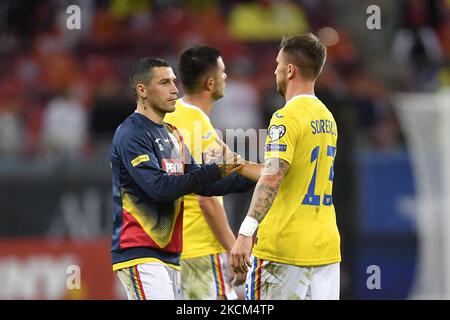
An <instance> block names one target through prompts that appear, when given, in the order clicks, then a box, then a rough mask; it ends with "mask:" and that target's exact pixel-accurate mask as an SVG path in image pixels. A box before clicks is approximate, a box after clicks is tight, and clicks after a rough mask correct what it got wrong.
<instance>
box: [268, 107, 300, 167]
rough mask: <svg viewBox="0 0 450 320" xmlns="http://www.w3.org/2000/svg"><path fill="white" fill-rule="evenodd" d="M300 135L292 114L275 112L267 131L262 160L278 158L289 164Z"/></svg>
mask: <svg viewBox="0 0 450 320" xmlns="http://www.w3.org/2000/svg"><path fill="white" fill-rule="evenodd" d="M300 135H301V132H300V126H299V124H298V123H297V120H296V119H295V117H294V116H293V115H292V114H290V113H289V112H286V111H285V110H283V109H281V110H279V111H277V112H275V113H274V114H273V116H272V119H271V120H270V125H269V128H268V130H267V137H266V144H265V148H264V150H265V152H264V159H269V158H279V159H283V160H285V161H287V162H288V163H289V164H290V163H291V162H292V158H293V156H294V151H295V146H296V145H297V141H298V139H299V138H300Z"/></svg>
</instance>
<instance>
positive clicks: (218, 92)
mask: <svg viewBox="0 0 450 320" xmlns="http://www.w3.org/2000/svg"><path fill="white" fill-rule="evenodd" d="M224 91H225V86H223V87H221V88H215V89H214V91H213V92H212V98H213V99H214V101H217V100H219V99H220V98H222V97H223V96H224Z"/></svg>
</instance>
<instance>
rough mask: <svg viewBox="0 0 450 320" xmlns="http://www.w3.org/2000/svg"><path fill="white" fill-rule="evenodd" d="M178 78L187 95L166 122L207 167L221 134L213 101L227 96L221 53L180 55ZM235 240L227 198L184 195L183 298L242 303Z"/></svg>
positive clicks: (199, 50) (199, 49)
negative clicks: (232, 260)
mask: <svg viewBox="0 0 450 320" xmlns="http://www.w3.org/2000/svg"><path fill="white" fill-rule="evenodd" d="M179 77H180V79H181V82H182V84H183V87H184V90H185V95H184V96H183V98H181V99H178V101H177V102H176V110H175V112H173V113H170V114H167V115H166V118H165V121H166V122H168V123H171V124H173V125H174V126H175V127H177V128H178V130H179V131H180V132H181V133H182V135H183V137H184V142H185V144H186V145H187V146H188V148H189V150H190V151H191V154H192V156H193V157H194V159H195V160H196V161H197V162H198V163H202V154H203V153H206V152H207V151H208V149H209V148H211V147H214V146H216V147H217V144H216V138H217V133H216V131H215V130H214V128H213V126H212V124H211V121H210V119H209V117H208V115H209V113H210V110H211V108H212V105H213V102H214V101H216V100H218V99H220V98H221V97H222V96H223V95H224V89H225V79H226V74H225V65H224V62H223V60H222V57H221V54H220V52H219V51H218V50H217V49H215V48H211V47H207V46H195V47H192V48H189V49H186V50H185V51H184V52H183V53H182V54H181V56H180V62H179ZM235 240H236V238H235V236H234V234H233V232H232V230H231V228H230V226H229V224H228V220H227V215H226V212H225V209H224V207H223V201H222V197H202V196H198V195H195V194H191V195H187V196H185V198H184V223H183V253H182V256H181V291H182V295H183V297H184V298H186V299H225V298H226V299H236V298H237V296H236V292H235V291H234V289H233V286H232V284H231V282H232V280H233V279H232V276H234V275H232V274H233V273H232V271H231V269H230V268H229V264H228V257H227V253H229V252H230V250H231V248H232V246H233V244H234V242H235ZM237 276H238V278H236V282H235V284H242V283H243V282H244V281H245V274H242V273H240V274H238V275H237Z"/></svg>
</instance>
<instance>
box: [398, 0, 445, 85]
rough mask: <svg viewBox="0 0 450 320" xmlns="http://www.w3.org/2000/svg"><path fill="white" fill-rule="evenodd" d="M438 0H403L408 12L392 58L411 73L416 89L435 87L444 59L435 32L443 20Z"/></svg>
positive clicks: (405, 10) (402, 8) (405, 70)
mask: <svg viewBox="0 0 450 320" xmlns="http://www.w3.org/2000/svg"><path fill="white" fill-rule="evenodd" d="M439 3H440V2H439V1H438V0H412V1H407V2H405V1H403V2H401V10H402V12H405V15H404V20H403V21H402V25H401V27H400V29H399V30H398V31H397V32H396V34H395V37H394V42H393V45H392V53H393V58H394V60H395V62H396V63H398V64H399V65H400V66H402V67H403V69H404V72H406V73H409V74H408V77H409V78H410V79H411V80H412V85H413V89H417V90H432V89H435V88H436V86H437V82H436V77H437V72H438V68H439V66H440V63H441V59H442V50H441V45H440V42H439V39H438V37H437V34H436V28H438V27H439V26H440V25H441V23H442V19H441V17H440V9H439Z"/></svg>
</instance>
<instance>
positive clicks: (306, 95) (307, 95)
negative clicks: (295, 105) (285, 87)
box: [286, 93, 319, 104]
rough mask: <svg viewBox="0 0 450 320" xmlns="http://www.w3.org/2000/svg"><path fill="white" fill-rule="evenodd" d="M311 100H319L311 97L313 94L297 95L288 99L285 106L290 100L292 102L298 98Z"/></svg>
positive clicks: (313, 96)
mask: <svg viewBox="0 0 450 320" xmlns="http://www.w3.org/2000/svg"><path fill="white" fill-rule="evenodd" d="M303 97H304V98H313V99H319V98H317V97H316V96H315V95H313V94H306V93H304V94H299V95H296V96H293V97H292V98H290V99H289V101H287V102H286V104H288V103H289V102H291V101H292V100H294V99H298V98H303Z"/></svg>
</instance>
